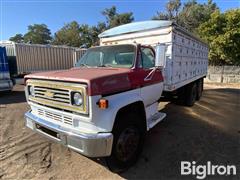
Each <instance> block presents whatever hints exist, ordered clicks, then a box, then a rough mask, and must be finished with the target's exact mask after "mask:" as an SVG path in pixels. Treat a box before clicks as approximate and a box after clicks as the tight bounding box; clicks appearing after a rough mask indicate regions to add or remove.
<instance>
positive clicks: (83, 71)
mask: <svg viewBox="0 0 240 180" xmlns="http://www.w3.org/2000/svg"><path fill="white" fill-rule="evenodd" d="M99 38H100V46H98V47H93V48H89V49H88V50H87V52H86V53H85V54H84V56H83V57H82V58H81V59H80V60H79V61H78V62H77V63H76V65H75V67H73V68H71V69H69V70H63V71H52V72H44V73H36V74H31V75H27V76H25V81H26V88H25V92H26V98H27V101H28V103H29V105H30V107H31V109H30V110H29V111H28V112H27V113H26V114H25V117H26V126H27V127H29V128H30V129H32V130H33V131H35V132H37V133H40V134H42V135H44V136H45V137H48V138H50V139H52V140H54V141H56V142H59V143H61V144H63V145H65V146H67V147H68V148H70V149H72V150H74V151H76V152H79V153H81V154H83V155H85V156H87V157H103V158H104V159H105V160H106V163H107V165H108V167H109V168H110V170H112V171H114V172H119V171H123V170H125V169H127V168H128V167H130V166H131V165H133V164H134V163H135V162H136V161H137V159H138V157H139V155H140V153H141V150H142V148H143V144H144V137H145V134H146V132H147V131H149V130H150V129H151V128H153V127H154V126H155V125H156V124H157V123H159V122H160V121H161V120H163V119H164V117H165V116H166V114H165V113H164V112H159V111H158V104H159V102H161V97H162V96H163V95H164V96H174V97H175V96H176V97H177V98H178V99H179V100H180V101H181V102H182V104H183V105H187V106H193V105H194V102H195V101H196V100H199V99H200V97H201V95H202V91H203V79H204V77H205V76H206V74H207V66H208V47H207V45H206V44H205V43H204V42H202V41H201V40H200V39H198V38H196V37H195V36H193V35H192V34H190V33H189V32H187V31H186V30H185V29H183V28H181V27H180V26H178V25H177V24H175V23H174V22H172V21H144V22H135V23H130V24H126V25H121V26H119V27H115V28H112V29H109V30H107V31H105V32H103V33H101V34H100V35H99ZM159 138H161V137H159Z"/></svg>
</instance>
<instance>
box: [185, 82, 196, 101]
mask: <svg viewBox="0 0 240 180" xmlns="http://www.w3.org/2000/svg"><path fill="white" fill-rule="evenodd" d="M196 97H197V85H196V83H195V82H194V83H191V84H189V85H188V86H187V88H186V97H185V98H186V99H185V105H186V106H193V105H194V103H195V101H196Z"/></svg>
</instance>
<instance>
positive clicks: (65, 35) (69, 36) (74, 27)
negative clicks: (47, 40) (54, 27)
mask: <svg viewBox="0 0 240 180" xmlns="http://www.w3.org/2000/svg"><path fill="white" fill-rule="evenodd" d="M53 44H55V45H66V46H74V47H79V46H80V45H81V37H80V25H79V24H78V23H77V22H76V21H72V22H70V23H67V24H65V25H64V26H63V27H62V28H61V29H60V30H58V31H57V32H56V33H55V34H54V39H53Z"/></svg>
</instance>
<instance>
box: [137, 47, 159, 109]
mask: <svg viewBox="0 0 240 180" xmlns="http://www.w3.org/2000/svg"><path fill="white" fill-rule="evenodd" d="M138 67H139V75H140V76H141V88H140V92H141V97H142V99H143V101H144V104H145V106H149V105H151V104H153V103H155V102H156V101H158V99H159V98H160V97H161V94H162V90H163V76H162V72H161V70H160V69H158V68H155V52H154V50H153V49H152V48H151V47H148V46H142V47H141V48H140V58H139V62H138Z"/></svg>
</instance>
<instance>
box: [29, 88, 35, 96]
mask: <svg viewBox="0 0 240 180" xmlns="http://www.w3.org/2000/svg"><path fill="white" fill-rule="evenodd" d="M29 95H30V96H34V87H33V86H29Z"/></svg>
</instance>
